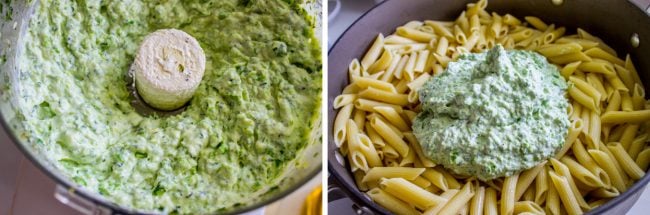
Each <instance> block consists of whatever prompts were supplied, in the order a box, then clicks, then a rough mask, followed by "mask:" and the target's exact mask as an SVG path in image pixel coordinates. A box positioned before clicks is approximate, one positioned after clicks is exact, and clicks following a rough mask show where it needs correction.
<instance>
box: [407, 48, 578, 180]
mask: <svg viewBox="0 0 650 215" xmlns="http://www.w3.org/2000/svg"><path fill="white" fill-rule="evenodd" d="M566 88H567V84H566V82H565V80H564V79H563V78H562V77H561V76H560V73H559V71H558V69H557V68H556V67H555V66H554V65H552V64H550V63H548V62H547V60H546V58H544V57H543V56H541V55H539V54H537V53H534V52H529V51H518V50H509V51H506V50H504V49H503V47H501V46H500V45H498V46H496V47H494V48H493V49H491V50H489V51H487V52H485V53H479V54H466V55H463V56H461V57H460V59H459V60H458V61H457V62H452V63H449V66H448V67H447V69H446V70H445V72H444V73H441V74H440V75H437V76H435V77H433V78H431V79H430V80H428V81H427V82H426V83H425V85H424V86H423V88H422V89H420V91H418V93H419V95H420V101H421V102H422V112H421V113H420V114H418V116H417V117H416V118H415V120H414V123H413V132H414V134H415V136H416V137H417V139H418V140H419V141H420V144H421V146H422V150H423V151H424V153H425V154H426V155H427V156H428V157H430V158H431V159H432V160H433V161H434V162H435V163H438V164H442V165H444V166H445V167H446V168H448V169H451V170H452V171H453V172H455V173H457V174H461V175H468V176H476V177H478V178H479V179H481V180H489V179H494V178H497V177H502V176H509V175H512V174H514V173H516V172H518V171H521V170H524V169H528V168H531V167H533V166H535V165H537V164H538V163H540V162H541V161H543V160H545V159H547V158H549V157H552V156H553V155H554V154H555V153H556V152H557V151H558V150H559V149H560V148H561V147H562V146H563V145H564V138H565V136H566V134H567V132H568V128H569V117H568V115H567V107H568V105H569V104H568V100H567V99H566V98H565V91H566Z"/></svg>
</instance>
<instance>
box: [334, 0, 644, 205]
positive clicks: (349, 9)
mask: <svg viewBox="0 0 650 215" xmlns="http://www.w3.org/2000/svg"><path fill="white" fill-rule="evenodd" d="M634 1H635V2H636V3H638V4H644V2H645V4H648V3H649V2H650V0H634ZM341 3H342V5H341V11H340V12H339V14H338V16H337V17H336V18H334V19H332V20H331V21H330V22H329V32H328V37H329V40H328V47H331V46H332V45H333V44H334V42H335V41H336V40H337V39H338V38H339V36H341V34H343V31H345V29H347V28H348V27H349V26H350V25H351V24H352V23H353V22H354V21H355V20H356V19H357V18H359V17H360V16H361V15H363V13H364V12H365V11H366V10H369V9H370V8H372V6H373V5H374V3H375V2H374V0H343V1H342V2H341ZM350 206H351V205H350V203H349V201H348V202H347V203H346V202H344V201H337V202H336V203H334V204H330V205H328V208H329V210H330V214H348V213H352V212H353V211H352V210H351V209H349V208H348V207H350ZM627 214H628V215H641V214H650V188H648V186H646V189H645V191H644V192H643V194H642V195H641V197H640V198H639V200H638V201H637V202H636V204H635V205H634V206H632V208H631V209H630V211H629V212H628V213H627Z"/></svg>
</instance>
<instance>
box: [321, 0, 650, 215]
mask: <svg viewBox="0 0 650 215" xmlns="http://www.w3.org/2000/svg"><path fill="white" fill-rule="evenodd" d="M471 2H475V1H474V0H463V1H446V0H411V1H398V0H391V1H385V2H383V3H381V4H379V5H377V6H375V7H374V8H373V9H371V10H370V11H368V12H367V13H366V14H364V15H363V16H361V17H360V18H359V19H357V20H356V21H355V22H354V23H353V24H352V25H351V26H350V27H349V28H348V29H347V30H346V31H345V32H344V33H343V35H342V36H341V37H340V38H338V40H337V41H336V43H335V44H334V46H333V47H332V48H331V49H330V50H329V54H328V70H329V71H328V74H327V75H328V83H329V84H328V90H327V92H328V97H327V99H328V114H329V115H328V117H329V118H328V123H329V124H328V125H329V127H328V129H329V134H328V135H329V137H330V138H329V143H328V148H327V152H328V164H329V165H328V170H329V172H330V174H331V176H332V177H333V179H334V183H335V184H336V185H335V186H338V187H334V188H333V190H339V189H340V190H343V191H344V192H345V194H347V195H348V196H349V197H350V198H351V199H352V200H353V201H355V202H356V203H357V204H358V205H360V206H359V208H357V209H358V210H357V211H358V212H375V213H379V214H390V212H388V211H387V210H386V209H384V208H383V207H381V206H379V205H378V204H376V203H374V202H372V201H371V200H370V198H368V196H366V195H365V194H364V193H363V192H360V191H359V190H358V189H357V186H356V185H355V182H354V178H353V176H352V174H351V172H350V171H349V169H350V168H349V167H348V166H346V164H345V163H346V161H345V160H346V159H345V158H344V157H343V156H341V155H340V153H339V152H338V150H337V148H336V145H335V144H334V142H333V139H334V138H333V134H332V124H333V122H334V116H336V113H335V110H334V108H332V102H333V101H334V98H335V97H336V96H337V95H340V94H341V91H342V90H343V88H344V87H345V86H347V85H348V83H349V80H348V76H347V67H348V63H349V62H350V61H351V60H352V59H354V58H358V57H359V56H362V55H363V53H365V52H366V50H367V49H368V47H369V46H370V44H371V43H372V41H373V40H374V38H375V37H376V36H377V34H378V33H383V34H384V35H388V34H391V33H393V31H394V30H395V27H397V26H399V25H403V24H404V23H406V22H408V21H411V20H425V19H433V20H454V19H455V18H456V17H457V16H458V14H460V13H461V11H463V10H464V9H465V5H466V4H467V3H471ZM648 3H650V2H648ZM648 3H646V4H648ZM645 6H646V7H644V8H643V9H640V8H639V7H637V6H636V5H634V4H633V3H632V2H630V1H619V0H617V1H614V0H608V1H605V0H565V1H564V3H563V4H561V5H559V6H557V5H554V4H553V3H552V2H551V0H490V1H489V4H488V8H487V9H486V10H488V11H495V12H497V13H499V14H505V13H510V14H512V15H514V16H516V17H519V18H523V17H524V16H537V17H539V18H541V19H542V20H544V21H546V22H548V23H556V24H557V25H560V26H566V27H567V29H573V30H575V29H576V28H577V27H580V28H583V29H585V30H587V31H589V32H591V33H593V34H595V35H597V36H600V37H601V38H602V39H603V40H604V41H606V42H607V43H608V44H609V45H611V46H612V47H614V48H615V49H616V51H617V52H618V53H630V55H631V57H632V60H633V61H634V62H635V65H636V67H637V68H638V71H639V75H640V76H641V78H642V80H643V82H644V83H646V89H645V90H646V92H647V91H648V90H649V89H648V86H650V57H649V56H650V17H649V15H648V13H650V11H648V10H646V9H648V7H647V6H648V5H645ZM646 11H647V12H646ZM634 34H637V35H638V38H639V40H640V45H639V46H638V47H636V48H635V47H633V46H632V45H631V44H630V38H631V37H632V36H633V35H634ZM330 39H336V38H330ZM646 99H647V98H646ZM648 182H650V174H646V175H645V177H643V178H642V179H641V180H639V181H638V182H636V184H634V185H633V186H632V187H630V188H629V189H628V190H627V191H626V192H624V193H622V194H621V195H620V196H618V197H616V198H614V199H612V200H611V201H609V202H607V203H606V204H604V205H602V206H600V207H598V208H596V209H594V210H592V211H589V212H588V214H625V212H627V211H628V210H629V209H630V207H632V205H634V203H635V202H636V201H637V199H639V196H640V195H641V193H642V192H643V190H644V188H645V187H646V185H647V184H648ZM335 194H337V193H331V194H330V197H334V196H340V195H335ZM330 200H332V199H331V198H330Z"/></svg>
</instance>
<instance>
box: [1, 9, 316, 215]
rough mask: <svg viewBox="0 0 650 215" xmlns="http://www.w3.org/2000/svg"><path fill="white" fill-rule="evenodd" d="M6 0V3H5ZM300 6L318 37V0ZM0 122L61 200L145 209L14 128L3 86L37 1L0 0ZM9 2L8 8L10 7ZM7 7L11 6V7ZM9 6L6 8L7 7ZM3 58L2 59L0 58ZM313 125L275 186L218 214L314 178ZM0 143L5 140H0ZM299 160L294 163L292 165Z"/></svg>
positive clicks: (96, 209) (116, 210) (94, 207)
mask: <svg viewBox="0 0 650 215" xmlns="http://www.w3.org/2000/svg"><path fill="white" fill-rule="evenodd" d="M7 2H9V5H7ZM305 2H306V3H304V4H303V5H302V6H303V8H304V9H305V10H306V11H307V13H308V14H310V15H311V16H312V17H313V18H314V21H315V23H314V26H315V28H314V32H315V36H316V37H317V38H318V39H319V40H321V41H322V38H321V32H322V28H321V26H322V25H321V23H322V20H321V17H322V16H321V13H322V11H321V9H322V4H321V0H312V1H305ZM0 4H1V5H0V6H2V7H0V14H2V16H0V127H4V129H5V131H6V132H7V134H9V137H10V139H11V141H13V143H14V144H15V145H16V146H17V147H18V148H19V149H20V150H21V151H22V152H23V154H24V155H25V157H27V158H28V159H29V160H30V161H31V162H33V163H34V164H35V165H36V166H37V167H38V168H39V169H40V170H41V171H43V172H44V173H45V174H46V175H48V176H49V177H50V178H52V179H53V180H54V181H56V183H57V184H58V185H59V186H58V187H57V189H56V190H53V191H52V192H54V195H55V197H56V198H57V199H59V200H60V201H61V202H62V203H64V204H67V205H69V206H70V207H73V208H75V209H76V210H78V211H79V212H82V213H84V214H132V213H138V214H146V213H149V212H147V211H139V210H135V209H133V208H126V207H123V206H120V205H117V204H115V203H113V202H111V201H109V200H107V199H106V198H104V197H103V196H101V195H99V194H97V193H96V192H94V191H90V190H87V189H85V188H84V187H82V186H80V185H78V184H76V183H74V182H73V181H72V180H70V179H69V178H68V177H66V176H65V175H62V174H61V173H60V171H59V170H57V168H55V167H54V166H53V165H52V164H51V163H50V162H49V161H47V160H46V159H45V158H43V157H41V156H39V155H38V153H37V152H35V150H33V149H32V147H31V145H32V144H31V143H29V142H27V141H26V140H24V139H23V138H20V134H19V133H18V131H17V130H16V128H14V127H12V126H11V123H10V122H12V120H14V118H15V111H14V108H15V106H14V105H13V103H14V102H15V101H12V100H13V99H12V98H11V97H9V96H8V95H9V94H8V92H10V91H11V90H14V88H13V87H12V86H11V84H10V83H12V82H13V81H14V80H12V78H15V77H17V76H16V75H13V74H16V73H17V71H16V70H17V69H16V61H15V57H16V56H18V55H19V54H20V53H21V52H22V51H23V50H22V47H21V46H20V44H21V43H20V40H21V38H22V36H23V35H24V34H25V31H26V29H27V27H28V25H29V19H30V17H31V15H32V13H33V11H34V8H35V7H38V4H39V1H3V2H2V3H0ZM9 8H11V9H9ZM10 10H11V11H10ZM8 11H9V12H8ZM7 13H9V14H11V15H10V16H11V19H7V17H8V16H5V14H7ZM4 59H6V62H3V61H4ZM320 121H322V120H319V122H318V123H316V125H315V126H314V129H313V130H312V134H311V137H312V138H311V141H310V143H309V144H308V146H307V148H305V149H304V150H303V151H302V152H300V153H299V154H298V156H297V157H296V159H295V160H294V162H292V163H291V164H289V167H287V168H288V170H287V171H288V172H287V174H285V177H284V178H283V179H282V181H280V183H279V184H277V189H272V191H269V192H267V193H264V194H262V195H260V196H251V197H250V201H249V202H248V203H247V204H243V205H241V206H237V207H234V208H232V209H230V210H228V211H220V212H219V213H222V214H240V213H244V212H247V211H251V210H254V209H256V208H260V207H263V206H264V205H267V204H270V203H272V202H274V201H276V200H279V199H281V198H283V197H285V196H287V195H289V194H291V193H292V192H293V191H295V190H297V189H298V188H300V187H301V186H302V185H303V184H305V183H307V182H308V181H309V180H310V179H312V178H314V177H315V176H316V175H318V173H319V172H320V170H321V163H322V162H321V161H322V159H321V158H322V150H321V148H322V147H321V146H322V145H321V143H322V138H321V136H322V134H321V126H322V125H321V123H320ZM3 144H4V143H3ZM297 163H299V165H296V164H297Z"/></svg>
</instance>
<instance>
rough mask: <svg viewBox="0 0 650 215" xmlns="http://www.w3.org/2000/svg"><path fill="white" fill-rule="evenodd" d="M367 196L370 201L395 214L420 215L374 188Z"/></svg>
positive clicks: (408, 206) (413, 209)
mask: <svg viewBox="0 0 650 215" xmlns="http://www.w3.org/2000/svg"><path fill="white" fill-rule="evenodd" d="M367 194H368V196H369V197H370V198H371V199H372V201H374V202H377V204H379V205H381V206H382V207H385V208H387V209H388V210H390V211H393V212H396V213H397V214H404V215H417V214H420V213H419V212H418V211H417V210H415V208H413V207H412V206H410V205H408V204H407V203H405V202H403V201H402V200H399V199H397V198H395V197H394V196H392V195H390V194H388V193H386V192H384V191H382V190H381V189H379V188H374V189H372V190H370V191H368V193H367Z"/></svg>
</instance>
